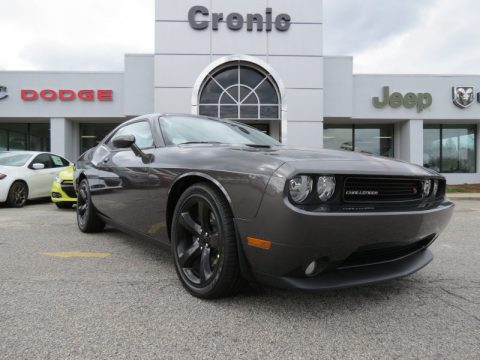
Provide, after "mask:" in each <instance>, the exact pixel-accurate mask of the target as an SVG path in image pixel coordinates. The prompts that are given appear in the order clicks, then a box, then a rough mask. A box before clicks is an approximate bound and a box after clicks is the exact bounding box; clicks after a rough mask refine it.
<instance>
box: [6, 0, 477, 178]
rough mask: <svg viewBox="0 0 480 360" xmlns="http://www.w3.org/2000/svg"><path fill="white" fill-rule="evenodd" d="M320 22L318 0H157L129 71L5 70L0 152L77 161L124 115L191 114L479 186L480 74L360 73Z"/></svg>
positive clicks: (127, 61) (291, 143)
mask: <svg viewBox="0 0 480 360" xmlns="http://www.w3.org/2000/svg"><path fill="white" fill-rule="evenodd" d="M322 24H323V16H322V2H321V1H319V0H303V1H302V2H301V6H300V4H299V3H298V2H293V1H291V0H245V1H241V2H239V1H232V0H195V1H193V0H176V1H174V2H171V1H166V0H157V1H156V14H155V32H156V34H155V53H154V54H145V55H143V54H136V55H126V56H125V70H124V72H117V73H105V72H16V71H0V151H1V150H16V149H31V150H51V151H53V152H56V153H59V154H61V155H64V156H66V157H67V158H70V159H75V158H76V157H77V156H78V155H79V154H80V153H81V152H83V151H84V150H86V149H87V148H89V147H91V146H94V145H95V144H96V143H97V142H98V141H100V140H101V138H102V137H103V136H105V135H106V134H107V133H108V132H109V131H110V130H111V129H112V128H113V127H114V126H116V125H117V124H119V123H121V122H122V121H125V120H126V119H129V118H131V117H134V116H138V115H142V114H145V113H151V112H159V113H193V114H200V115H207V116H215V117H221V118H229V119H235V120H239V121H242V122H245V123H248V124H251V125H252V126H255V127H257V128H258V129H260V130H262V131H264V132H267V133H268V134H270V135H271V136H273V137H275V138H277V139H279V140H280V141H282V142H283V143H286V144H288V145H289V146H300V147H313V148H321V147H327V148H335V149H343V150H350V151H364V152H369V153H373V154H377V155H382V156H388V157H393V158H397V159H401V160H405V161H409V162H413V163H417V164H420V165H424V166H427V167H430V168H433V169H435V170H437V171H440V172H442V173H444V174H445V175H446V176H447V179H448V181H449V182H450V183H480V170H479V169H480V158H479V153H480V145H479V141H478V137H479V135H480V133H479V131H480V95H478V92H480V75H465V76H457V75H455V76H449V75H395V74H391V75H355V74H353V59H352V58H351V57H329V56H324V55H323V46H322V40H323V34H322Z"/></svg>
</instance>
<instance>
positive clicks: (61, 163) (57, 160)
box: [50, 155, 70, 167]
mask: <svg viewBox="0 0 480 360" xmlns="http://www.w3.org/2000/svg"><path fill="white" fill-rule="evenodd" d="M50 158H51V160H52V164H53V167H65V166H68V165H70V163H69V162H68V161H67V160H65V159H64V158H62V157H60V156H58V155H50Z"/></svg>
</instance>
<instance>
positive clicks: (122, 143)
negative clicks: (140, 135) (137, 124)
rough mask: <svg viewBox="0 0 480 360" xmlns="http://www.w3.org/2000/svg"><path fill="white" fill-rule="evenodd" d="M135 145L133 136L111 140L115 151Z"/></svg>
mask: <svg viewBox="0 0 480 360" xmlns="http://www.w3.org/2000/svg"><path fill="white" fill-rule="evenodd" d="M133 144H135V136H133V135H119V136H117V137H116V138H115V139H113V146H115V147H116V148H117V149H126V148H129V147H132V145H133Z"/></svg>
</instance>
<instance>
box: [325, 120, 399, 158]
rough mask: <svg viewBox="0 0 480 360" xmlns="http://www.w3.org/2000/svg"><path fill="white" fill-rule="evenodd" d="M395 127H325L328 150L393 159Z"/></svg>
mask: <svg viewBox="0 0 480 360" xmlns="http://www.w3.org/2000/svg"><path fill="white" fill-rule="evenodd" d="M393 132H394V129H393V125H325V129H324V133H323V142H324V146H325V147H326V148H327V149H339V150H351V151H353V150H354V151H358V152H365V153H369V154H374V155H380V156H387V157H393V146H394V145H393Z"/></svg>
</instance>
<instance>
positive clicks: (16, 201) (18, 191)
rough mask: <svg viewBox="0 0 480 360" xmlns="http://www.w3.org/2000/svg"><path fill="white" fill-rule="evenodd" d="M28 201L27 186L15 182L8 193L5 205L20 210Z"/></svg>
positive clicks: (21, 182) (20, 182)
mask: <svg viewBox="0 0 480 360" xmlns="http://www.w3.org/2000/svg"><path fill="white" fill-rule="evenodd" d="M27 199H28V188H27V184H25V183H24V182H23V181H15V182H14V183H13V184H12V186H11V187H10V190H9V192H8V198H7V203H8V205H9V206H11V207H15V208H21V207H23V206H24V205H25V203H26V202H27Z"/></svg>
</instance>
